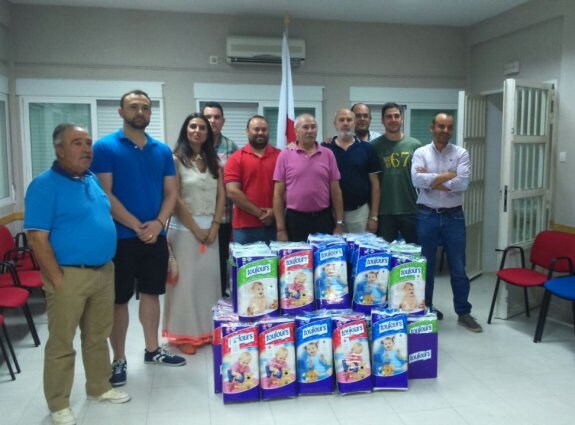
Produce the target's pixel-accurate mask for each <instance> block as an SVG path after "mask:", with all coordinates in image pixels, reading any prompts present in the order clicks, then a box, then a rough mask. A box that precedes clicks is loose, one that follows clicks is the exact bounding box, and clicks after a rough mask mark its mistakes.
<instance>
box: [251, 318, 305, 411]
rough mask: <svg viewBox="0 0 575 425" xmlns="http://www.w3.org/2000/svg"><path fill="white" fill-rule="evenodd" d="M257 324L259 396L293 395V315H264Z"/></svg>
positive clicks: (294, 366)
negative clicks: (272, 316) (270, 316)
mask: <svg viewBox="0 0 575 425" xmlns="http://www.w3.org/2000/svg"><path fill="white" fill-rule="evenodd" d="M258 328H259V350H260V377H261V379H260V383H261V384H260V385H261V394H262V400H272V399H276V398H290V397H296V396H297V383H296V357H295V322H294V319H293V318H287V317H281V318H279V317H278V318H266V319H262V320H261V321H260V322H259V324H258Z"/></svg>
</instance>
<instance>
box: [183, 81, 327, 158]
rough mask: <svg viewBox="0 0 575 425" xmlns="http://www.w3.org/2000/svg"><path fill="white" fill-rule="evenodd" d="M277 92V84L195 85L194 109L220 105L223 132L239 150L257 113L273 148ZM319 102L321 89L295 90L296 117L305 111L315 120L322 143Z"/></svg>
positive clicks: (305, 88) (275, 137) (306, 88)
mask: <svg viewBox="0 0 575 425" xmlns="http://www.w3.org/2000/svg"><path fill="white" fill-rule="evenodd" d="M279 91H280V87H279V85H278V86H268V85H257V84H255V85H243V84H203V83H196V84H194V93H195V97H196V99H197V102H198V103H197V104H198V109H197V110H198V111H201V110H202V109H203V105H204V104H205V103H206V102H210V101H215V102H219V103H220V104H221V105H222V108H224V116H225V118H226V123H225V124H224V128H223V130H222V132H223V133H224V134H225V135H226V137H229V138H230V139H231V140H233V141H234V142H235V143H236V145H238V146H239V147H242V146H245V145H246V144H247V143H248V140H247V137H246V124H247V122H248V119H250V118H251V117H252V116H254V115H256V114H257V115H262V116H264V117H266V119H267V120H268V122H269V126H270V144H272V145H274V146H275V145H276V140H277V120H278V109H279V108H278V98H279ZM322 99H323V88H322V87H319V86H306V87H303V86H296V87H294V103H295V110H294V112H295V115H296V117H297V116H298V115H299V114H301V113H304V112H305V113H310V114H312V115H313V116H315V117H318V118H317V121H318V140H322V127H321V126H322Z"/></svg>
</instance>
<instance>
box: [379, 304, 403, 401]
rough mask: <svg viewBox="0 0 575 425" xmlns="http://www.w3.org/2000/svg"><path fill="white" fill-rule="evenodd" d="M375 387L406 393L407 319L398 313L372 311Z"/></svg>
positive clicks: (388, 310) (384, 310) (394, 311)
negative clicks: (404, 391)
mask: <svg viewBox="0 0 575 425" xmlns="http://www.w3.org/2000/svg"><path fill="white" fill-rule="evenodd" d="M371 321H372V326H371V341H372V344H371V350H372V368H373V376H374V379H373V383H374V385H373V387H374V389H376V390H384V389H387V390H407V388H408V372H407V370H408V350H407V343H408V341H407V316H406V314H405V313H403V312H401V311H399V310H392V309H381V310H372V311H371Z"/></svg>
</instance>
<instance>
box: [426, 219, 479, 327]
mask: <svg viewBox="0 0 575 425" xmlns="http://www.w3.org/2000/svg"><path fill="white" fill-rule="evenodd" d="M417 239H418V243H419V245H421V251H422V254H423V255H424V256H425V258H427V276H426V279H425V303H426V304H427V305H428V306H431V305H433V284H434V280H435V257H436V252H437V246H438V244H439V241H442V242H443V247H444V249H445V254H446V255H447V263H448V266H449V274H450V276H451V289H452V290H453V306H454V308H455V313H457V315H459V316H461V315H462V314H469V313H470V312H471V304H470V303H469V301H468V300H467V299H468V297H469V278H468V277H467V274H466V272H465V217H464V216H463V211H462V210H459V211H456V212H443V213H438V212H436V211H433V210H428V209H419V210H418V211H417Z"/></svg>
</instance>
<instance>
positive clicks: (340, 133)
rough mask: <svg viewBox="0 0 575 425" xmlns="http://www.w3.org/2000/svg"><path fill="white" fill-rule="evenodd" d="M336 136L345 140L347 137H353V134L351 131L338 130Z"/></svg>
mask: <svg viewBox="0 0 575 425" xmlns="http://www.w3.org/2000/svg"><path fill="white" fill-rule="evenodd" d="M337 136H338V137H340V138H343V139H347V138H349V137H353V136H355V132H354V131H353V130H340V131H338V132H337Z"/></svg>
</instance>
